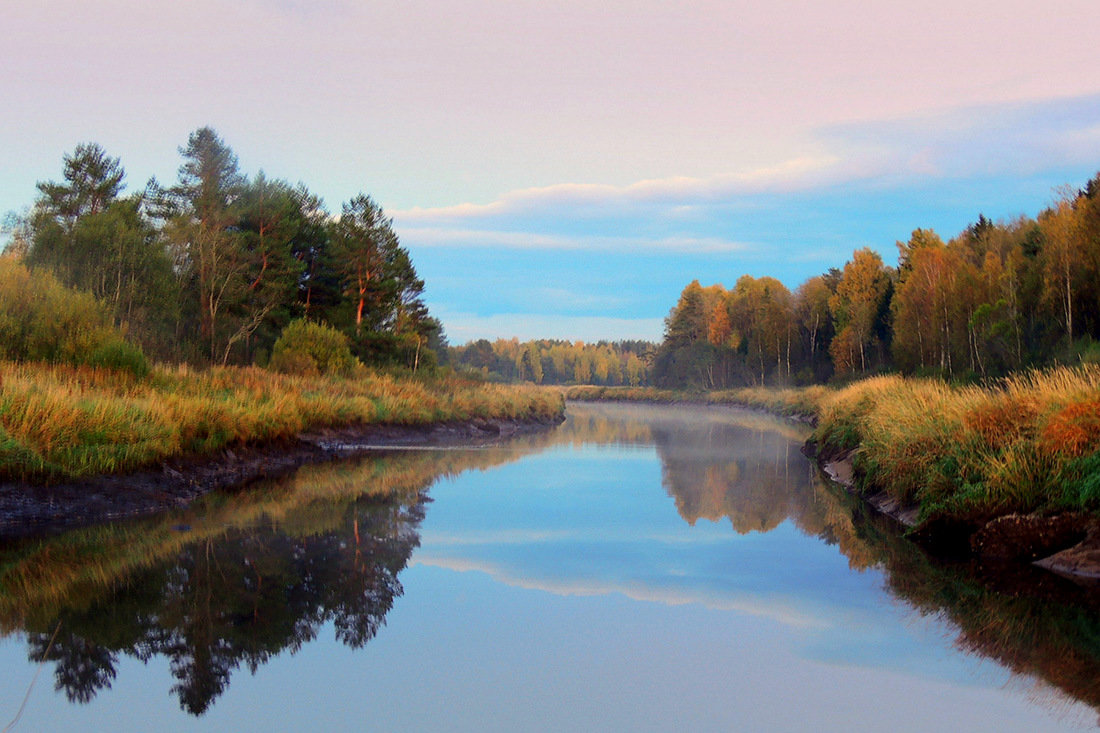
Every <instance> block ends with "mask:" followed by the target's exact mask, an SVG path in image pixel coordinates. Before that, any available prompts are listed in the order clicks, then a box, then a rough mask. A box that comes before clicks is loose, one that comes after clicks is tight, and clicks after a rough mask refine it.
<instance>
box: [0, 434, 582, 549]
mask: <svg viewBox="0 0 1100 733" xmlns="http://www.w3.org/2000/svg"><path fill="white" fill-rule="evenodd" d="M563 419H564V418H563ZM560 422H561V420H560V419H559V420H551V421H539V420H508V419H479V420H472V421H466V422H456V423H439V424H434V425H424V426H404V425H358V426H350V427H343V428H322V429H318V430H314V431H310V432H306V433H301V434H299V435H298V436H297V437H296V438H293V439H288V440H282V441H276V442H271V443H261V444H257V445H242V446H234V447H232V448H230V449H227V450H224V451H221V452H219V453H216V454H214V455H207V456H182V457H179V458H173V459H170V460H167V461H164V462H163V463H161V464H160V465H158V466H156V467H153V468H148V469H145V470H142V471H136V472H133V473H127V474H121V475H106V476H94V477H89V478H87V479H82V480H78V481H71V482H65V483H59V484H54V485H47V486H36V485H28V484H23V483H14V482H5V483H0V536H3V537H19V536H28V535H36V534H47V533H50V532H54V531H61V530H65V529H71V528H73V527H79V526H87V525H91V524H97V523H101V522H107V521H111V520H116V519H128V518H133V517H140V516H147V515H151V514H156V513H158V512H162V511H166V510H169V509H178V508H182V507H185V506H187V505H188V504H189V503H190V502H192V501H194V500H195V499H196V498H198V497H199V496H201V495H203V494H205V493H207V492H210V491H214V490H217V489H231V488H240V487H244V486H246V485H248V484H250V483H252V482H254V481H258V480H261V479H265V478H271V477H277V476H280V475H284V474H288V473H291V472H293V471H295V470H296V469H298V468H299V467H300V466H303V465H305V464H309V463H317V462H321V461H328V460H333V459H336V458H341V457H346V456H351V455H356V454H358V453H363V452H367V451H372V450H385V449H387V448H388V449H400V448H434V447H456V446H466V447H476V446H481V445H493V444H498V443H501V442H504V441H507V440H508V439H509V438H511V437H513V436H517V435H523V434H528V433H534V432H539V431H543V430H550V429H553V428H555V427H556V426H557V425H559V424H560Z"/></svg>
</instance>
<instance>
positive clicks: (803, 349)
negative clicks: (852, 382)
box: [650, 174, 1100, 389]
mask: <svg viewBox="0 0 1100 733" xmlns="http://www.w3.org/2000/svg"><path fill="white" fill-rule="evenodd" d="M897 247H898V266H897V268H894V267H889V266H887V265H886V264H884V263H883V260H882V257H880V256H879V255H878V254H877V253H875V252H874V251H872V250H870V249H867V248H865V249H860V250H857V251H856V252H854V253H853V254H852V258H851V260H849V261H848V262H847V263H845V265H844V266H843V267H842V268H831V269H829V271H828V272H826V273H824V274H822V275H818V276H816V277H812V278H810V279H809V280H807V281H806V282H804V283H802V284H801V285H799V286H798V288H796V289H795V290H794V292H791V291H790V290H788V289H787V288H786V287H785V286H784V285H783V284H782V283H781V282H779V281H778V280H776V279H775V278H773V277H760V278H754V277H752V276H750V275H743V276H742V277H740V278H739V279H738V280H737V281H736V283H735V284H734V286H733V288H732V289H730V290H726V289H725V288H724V287H723V286H722V285H711V286H710V287H703V286H702V285H700V284H699V282H698V281H694V282H692V283H690V284H689V285H688V286H687V287H685V288H684V290H683V292H682V293H681V295H680V299H679V301H678V302H677V303H676V305H675V306H674V307H673V308H672V310H671V312H670V313H669V315H668V318H667V319H666V320H665V334H664V341H663V342H662V343H661V345H660V348H659V349H658V350H657V352H656V354H655V356H654V359H653V362H652V364H651V365H650V377H651V380H652V382H653V383H654V384H655V385H657V386H661V387H693V388H707V389H709V388H723V387H733V386H741V385H764V384H809V383H814V382H824V381H828V380H829V379H831V378H846V377H850V376H861V375H866V374H869V373H873V372H881V371H887V370H893V371H900V372H902V373H906V374H918V375H938V376H942V377H945V378H948V379H954V380H972V379H979V378H987V377H996V376H1000V375H1004V374H1007V373H1010V372H1013V371H1016V370H1019V369H1021V368H1026V367H1033V366H1046V365H1050V364H1055V363H1067V364H1068V363H1079V362H1081V361H1100V174H1098V175H1097V176H1096V177H1095V178H1093V179H1092V180H1091V181H1089V182H1088V183H1087V184H1086V186H1085V187H1084V188H1083V189H1082V190H1079V191H1073V190H1072V189H1067V190H1064V191H1063V192H1062V195H1061V196H1060V197H1059V199H1058V200H1057V201H1056V202H1055V203H1054V204H1053V205H1052V206H1050V207H1049V208H1047V209H1045V210H1044V211H1042V212H1041V213H1040V214H1039V216H1038V218H1036V219H1032V218H1028V217H1020V218H1018V219H1015V220H1013V221H1008V222H992V221H990V220H989V219H987V218H986V217H985V216H981V215H979V217H978V220H977V222H975V223H974V224H972V225H970V226H968V227H967V228H966V230H965V231H963V232H962V233H960V234H959V235H957V236H955V237H954V238H952V239H950V240H948V241H947V242H945V241H944V240H943V239H942V238H941V237H940V236H939V235H938V234H937V233H936V232H934V231H932V230H930V229H917V230H916V231H914V232H913V233H912V235H911V236H910V238H909V240H908V241H906V242H898V243H897Z"/></svg>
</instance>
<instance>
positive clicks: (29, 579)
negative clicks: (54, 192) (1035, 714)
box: [0, 405, 1100, 715]
mask: <svg viewBox="0 0 1100 733" xmlns="http://www.w3.org/2000/svg"><path fill="white" fill-rule="evenodd" d="M571 413H572V414H571V417H570V420H569V422H568V423H567V425H566V426H564V429H563V430H560V431H558V432H555V433H548V434H544V435H539V436H530V437H528V438H525V439H523V440H521V441H519V442H518V443H512V444H510V445H509V446H508V447H507V448H493V449H489V450H485V451H450V452H432V451H408V452H403V453H397V454H392V455H382V456H377V457H371V458H366V459H361V460H358V461H350V462H344V463H337V464H332V465H325V466H313V467H307V468H305V469H303V470H302V471H300V472H299V473H298V474H297V475H295V476H294V477H290V478H287V479H284V480H281V481H278V482H271V483H270V484H267V485H265V486H263V487H261V488H259V489H251V490H249V491H245V492H240V493H238V494H225V495H216V496H211V497H208V498H207V499H204V500H203V501H202V502H200V503H199V506H197V507H195V508H194V509H193V510H190V511H188V512H185V513H182V514H177V515H173V516H171V517H168V518H161V519H157V520H153V521H148V522H138V523H129V524H125V525H118V526H112V527H107V528H98V529H86V530H81V531H77V532H72V533H67V534H65V535H61V536H58V537H55V538H48V539H44V540H34V541H22V540H21V541H19V542H15V543H11V544H9V545H7V546H5V545H2V544H0V633H4V634H9V633H12V632H15V631H17V630H23V631H25V632H26V634H27V637H28V640H29V650H28V656H29V657H30V658H31V659H32V660H34V661H37V660H38V659H40V658H41V657H42V656H43V655H44V654H45V656H46V658H47V659H48V660H50V661H51V662H52V663H53V664H54V669H55V674H56V683H57V687H58V689H61V690H64V691H65V693H66V694H67V695H68V697H69V698H70V699H71V700H73V701H77V702H87V701H89V700H91V699H92V698H93V697H94V696H95V695H96V694H97V693H98V692H99V691H100V690H103V689H105V688H108V687H110V686H111V684H112V682H113V680H114V679H115V676H116V670H117V668H118V663H119V661H120V659H122V658H124V657H134V658H137V659H140V660H143V661H148V660H151V659H153V658H154V657H158V656H161V657H165V658H167V659H168V660H169V666H170V669H171V673H172V675H174V677H175V679H176V683H175V685H174V686H173V688H172V690H173V693H174V694H175V695H177V696H178V698H179V700H180V705H181V707H182V708H183V709H184V710H186V711H188V712H190V713H192V714H196V715H198V714H202V713H203V712H204V711H205V710H207V709H208V708H209V707H210V705H211V704H212V702H213V701H214V700H215V699H216V698H217V697H218V696H219V695H220V694H221V693H222V692H224V691H225V689H226V688H227V686H228V684H229V681H230V677H231V675H232V673H233V672H234V670H237V669H238V668H240V667H241V666H242V665H244V666H245V667H246V668H247V669H249V670H250V671H252V672H255V671H256V670H257V669H258V668H259V667H260V665H262V664H264V663H265V662H267V661H268V660H269V659H271V658H272V657H273V656H275V655H276V654H278V653H280V652H282V651H284V650H289V651H291V652H294V651H297V650H298V649H299V648H300V647H301V646H302V644H303V643H305V642H308V641H309V640H310V639H313V638H314V637H316V636H317V634H318V633H319V631H320V629H321V627H322V626H324V625H326V624H329V623H331V624H332V625H333V627H334V629H335V634H336V636H337V638H338V639H339V640H340V641H341V642H343V643H344V644H347V645H349V646H352V647H360V646H362V645H364V644H366V643H367V642H369V641H370V640H371V639H372V638H374V636H375V635H376V634H377V633H378V631H379V629H380V627H381V626H382V624H383V623H384V620H385V617H386V614H387V612H389V611H390V609H391V608H392V606H393V604H394V601H395V599H396V598H398V597H399V596H400V595H401V593H402V589H401V584H400V582H399V580H398V574H399V573H400V572H401V571H402V570H403V569H404V568H405V566H406V564H407V563H408V561H409V558H410V556H411V553H412V552H413V551H414V549H415V548H416V547H417V546H418V544H419V535H418V531H419V525H420V522H421V520H422V518H423V516H424V502H425V498H424V492H425V491H426V490H427V488H428V487H430V486H431V484H432V483H434V482H435V481H436V480H437V479H438V478H439V477H440V476H447V475H455V474H457V473H459V472H461V471H463V470H466V469H469V468H488V467H491V466H495V465H499V464H500V463H503V462H506V461H511V460H516V459H518V458H520V457H522V456H523V455H525V454H526V453H529V452H533V451H537V450H540V449H542V448H544V447H547V446H549V445H551V444H553V443H564V444H571V445H574V446H579V445H583V444H598V445H615V446H619V447H622V448H624V449H626V450H634V449H635V448H638V449H642V450H645V449H648V446H654V445H655V446H656V450H657V454H658V456H659V457H660V461H661V471H662V483H663V484H664V487H665V489H666V491H667V492H668V494H669V495H670V496H671V497H672V499H673V500H674V501H675V504H676V508H677V511H678V512H679V514H680V515H681V516H682V517H683V518H684V520H685V521H687V522H688V523H691V524H694V523H695V522H697V521H698V520H700V519H709V520H713V521H724V520H726V519H728V521H729V522H730V523H731V525H732V527H733V529H734V530H735V531H737V532H740V533H745V532H755V531H759V532H767V531H770V530H772V529H774V528H775V527H777V526H779V525H780V524H782V523H783V522H788V521H789V522H791V523H793V524H794V525H795V526H797V527H798V528H799V529H800V530H801V531H802V532H804V533H805V534H807V535H810V536H814V537H819V538H821V540H822V541H824V542H826V543H828V544H830V545H836V546H837V547H838V548H839V550H840V551H841V552H842V553H843V554H844V555H845V556H846V557H847V558H848V562H849V565H850V566H851V567H853V568H855V569H857V570H863V569H866V568H872V567H873V568H878V569H881V570H882V571H883V577H884V582H885V584H886V587H887V589H888V590H889V591H890V593H891V594H893V595H894V596H895V597H897V598H900V599H902V600H903V601H905V602H906V603H907V604H909V605H910V606H912V607H913V608H915V609H917V611H918V612H920V613H922V614H933V615H937V616H941V617H943V618H945V619H947V620H948V621H950V622H951V623H952V624H953V625H954V627H955V628H956V629H957V630H958V631H957V633H958V636H957V640H956V644H957V646H959V647H960V648H961V649H964V650H967V651H970V652H973V653H977V654H981V655H984V656H989V657H993V658H995V659H997V660H998V661H1000V662H1001V663H1003V664H1004V665H1006V666H1007V667H1008V668H1009V669H1011V670H1013V671H1014V672H1016V673H1019V674H1021V675H1027V676H1034V677H1037V678H1039V679H1042V680H1045V681H1046V682H1048V683H1050V684H1051V685H1054V686H1056V687H1057V688H1059V689H1061V690H1063V691H1065V692H1066V693H1068V694H1070V695H1072V696H1074V697H1076V698H1078V699H1080V700H1082V701H1084V702H1086V703H1088V704H1090V705H1093V706H1094V707H1098V708H1100V594H1098V593H1097V592H1096V590H1095V589H1094V588H1087V587H1082V586H1079V585H1076V584H1074V583H1071V582H1069V581H1067V580H1064V579H1062V578H1059V577H1057V576H1054V575H1052V574H1051V573H1048V572H1045V571H1041V570H1039V569H1037V568H1032V567H1029V566H1023V567H1020V566H1011V567H1008V568H991V567H989V566H981V565H978V564H975V563H959V562H954V563H952V562H945V561H943V560H939V559H936V558H932V557H929V556H928V555H927V554H925V553H924V552H923V551H921V550H920V548H918V547H916V546H915V545H914V544H913V543H911V542H909V541H908V540H906V539H905V538H904V537H903V536H902V534H901V532H900V531H899V529H898V527H897V526H896V525H895V524H894V523H893V522H892V520H889V519H887V518H884V517H882V516H880V515H878V514H876V513H875V512H873V511H872V510H870V509H869V508H868V507H867V506H866V504H864V503H863V502H861V501H859V500H858V499H855V498H854V497H852V496H850V495H849V494H848V493H846V492H845V491H844V490H842V489H838V488H836V487H834V486H833V485H831V484H828V483H827V482H825V481H824V480H823V479H822V478H821V477H820V475H819V474H818V473H817V472H816V470H815V469H813V467H812V466H811V465H810V464H809V463H808V462H807V461H806V460H805V459H804V458H803V457H802V456H801V455H800V454H799V450H798V449H799V447H800V445H801V442H802V440H804V439H805V437H806V431H805V430H804V429H803V428H800V427H798V426H792V425H791V424H790V423H787V422H784V421H781V420H777V419H772V418H768V417H766V416H761V415H759V414H754V413H749V412H742V411H736V410H728V409H703V408H690V409H685V408H656V407H638V406H621V405H597V406H588V405H586V406H575V407H573V408H571ZM180 525H186V527H184V528H181V526H180ZM180 529H185V531H180ZM59 621H60V624H61V626H60V632H59V633H58V635H57V638H56V639H55V641H54V643H53V645H52V646H51V645H50V638H51V636H52V635H53V633H54V630H55V628H57V625H58V622H59ZM47 648H48V652H47ZM1049 694H1050V695H1051V700H1052V703H1054V704H1056V703H1057V700H1055V699H1054V695H1055V694H1054V693H1053V692H1050V693H1049Z"/></svg>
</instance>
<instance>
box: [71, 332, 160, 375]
mask: <svg viewBox="0 0 1100 733" xmlns="http://www.w3.org/2000/svg"><path fill="white" fill-rule="evenodd" d="M84 363H85V364H87V365H88V366H94V367H103V368H106V369H114V370H115V371H120V372H130V373H131V374H133V375H134V376H135V377H137V378H138V379H143V378H144V377H145V376H147V375H148V374H149V371H150V367H149V360H148V359H146V358H145V352H143V351H142V350H141V349H140V348H138V347H137V346H134V345H133V344H131V343H129V342H128V341H123V340H121V339H118V340H114V341H108V342H107V343H105V344H103V345H102V346H100V347H99V348H97V349H96V350H95V351H93V352H92V353H91V354H90V355H89V356H88V357H87V358H86V359H85V360H84Z"/></svg>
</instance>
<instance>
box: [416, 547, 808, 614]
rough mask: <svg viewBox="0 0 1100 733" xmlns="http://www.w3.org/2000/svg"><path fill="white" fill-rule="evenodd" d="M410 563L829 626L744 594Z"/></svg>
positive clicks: (533, 585) (515, 583)
mask: <svg viewBox="0 0 1100 733" xmlns="http://www.w3.org/2000/svg"><path fill="white" fill-rule="evenodd" d="M410 565H425V566H428V567H434V568H442V569H444V570H453V571H455V572H460V573H466V572H480V573H485V574H487V575H489V576H490V577H491V578H493V580H495V581H497V582H498V583H503V584H505V585H508V586H512V587H514V588H525V589H528V590H539V591H544V592H547V593H553V594H554V595H559V596H602V595H611V594H612V593H621V594H622V595H624V596H626V597H627V598H630V599H631V600H635V601H644V602H648V603H661V604H664V605H667V606H683V605H687V604H693V603H694V604H699V605H701V606H703V607H704V608H709V609H713V610H717V611H735V612H738V613H745V614H749V615H750V616H760V617H763V618H768V619H771V620H772V621H775V622H777V623H780V624H783V625H785V626H793V627H796V628H818V629H823V628H828V627H829V624H828V623H826V622H825V621H824V620H822V619H820V618H817V617H815V616H812V615H810V614H808V613H804V612H802V611H800V610H798V609H796V608H791V607H790V606H788V605H786V604H783V603H778V602H774V601H766V600H763V599H760V598H754V597H751V596H742V595H740V594H720V593H705V592H700V591H697V590H692V589H681V588H657V587H651V586H647V585H645V584H644V583H640V582H634V583H612V582H604V581H598V580H587V581H586V580H564V579H563V580H556V579H543V578H532V577H529V576H523V577H520V576H516V575H514V574H512V573H510V572H508V571H506V570H504V569H502V568H499V567H497V566H495V565H493V564H491V563H487V562H481V561H477V560H471V559H466V558H449V557H432V556H430V555H427V554H425V553H419V554H417V556H416V557H415V558H414V559H413V561H412V562H411V563H410Z"/></svg>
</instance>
